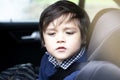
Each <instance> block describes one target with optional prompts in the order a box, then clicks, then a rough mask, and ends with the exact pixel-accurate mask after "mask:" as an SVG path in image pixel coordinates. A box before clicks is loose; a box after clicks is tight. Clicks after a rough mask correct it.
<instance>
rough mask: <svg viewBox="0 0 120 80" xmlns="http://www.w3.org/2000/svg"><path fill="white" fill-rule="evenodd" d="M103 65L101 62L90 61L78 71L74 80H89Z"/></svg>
mask: <svg viewBox="0 0 120 80" xmlns="http://www.w3.org/2000/svg"><path fill="white" fill-rule="evenodd" d="M103 63H104V62H103V61H90V62H89V63H88V64H86V65H85V66H84V67H83V68H82V69H81V70H80V72H79V74H78V76H76V79H75V80H90V79H91V76H92V75H93V73H94V72H95V71H96V69H97V68H98V67H100V66H101V65H102V64H103Z"/></svg>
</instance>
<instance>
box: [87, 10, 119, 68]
mask: <svg viewBox="0 0 120 80" xmlns="http://www.w3.org/2000/svg"><path fill="white" fill-rule="evenodd" d="M88 57H89V58H88V60H107V61H110V62H113V63H115V64H117V65H118V66H120V10H119V9H115V8H107V9H104V10H101V11H99V12H98V13H97V14H96V16H95V17H94V19H93V21H92V23H91V26H90V31H89V35H88Z"/></svg>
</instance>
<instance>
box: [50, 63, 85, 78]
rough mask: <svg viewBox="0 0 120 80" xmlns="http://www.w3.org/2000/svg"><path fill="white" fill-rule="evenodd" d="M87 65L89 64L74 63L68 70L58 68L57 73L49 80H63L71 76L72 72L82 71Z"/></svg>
mask: <svg viewBox="0 0 120 80" xmlns="http://www.w3.org/2000/svg"><path fill="white" fill-rule="evenodd" d="M86 63H87V62H83V63H74V64H72V65H71V66H70V67H69V68H68V69H66V70H64V69H62V68H58V69H57V71H56V73H55V74H54V75H52V76H51V77H49V80H63V79H64V78H65V77H66V76H68V75H70V74H71V73H72V72H74V71H76V70H80V69H81V68H82V67H83V66H84V65H85V64H86Z"/></svg>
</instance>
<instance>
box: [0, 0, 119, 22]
mask: <svg viewBox="0 0 120 80" xmlns="http://www.w3.org/2000/svg"><path fill="white" fill-rule="evenodd" d="M56 1H58V0H0V22H16V21H17V22H26V21H27V22H31V21H33V22H38V21H39V17H40V14H41V12H42V11H43V10H44V9H45V8H46V7H47V6H49V5H50V4H52V3H54V2H56ZM69 1H72V2H74V3H76V4H78V2H79V0H69ZM80 1H85V6H84V8H85V10H86V11H87V12H88V14H89V16H90V19H91V20H92V19H93V17H94V15H95V14H96V13H97V12H98V11H99V10H101V9H103V8H107V7H116V8H119V6H118V5H119V4H117V2H119V0H105V1H103V0H80Z"/></svg>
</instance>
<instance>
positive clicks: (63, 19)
mask: <svg viewBox="0 0 120 80" xmlns="http://www.w3.org/2000/svg"><path fill="white" fill-rule="evenodd" d="M61 25H66V26H67V25H69V26H70V25H71V26H72V25H74V26H79V21H78V19H76V18H74V15H73V14H66V15H62V16H60V17H58V18H56V19H55V20H53V21H52V22H50V24H49V25H48V26H47V28H50V27H53V28H56V27H59V26H61ZM67 27H68V26H67Z"/></svg>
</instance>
